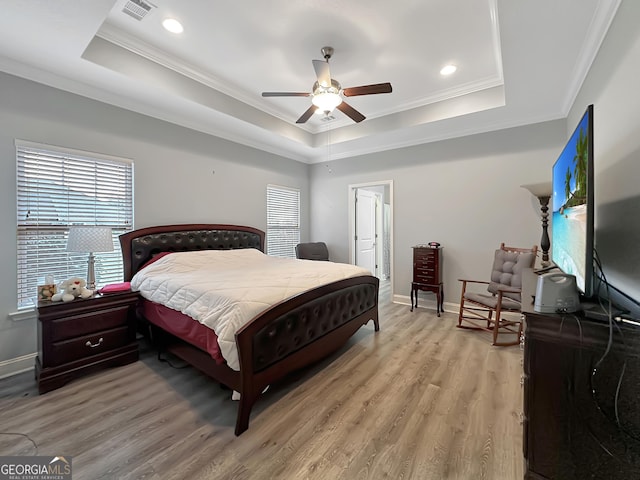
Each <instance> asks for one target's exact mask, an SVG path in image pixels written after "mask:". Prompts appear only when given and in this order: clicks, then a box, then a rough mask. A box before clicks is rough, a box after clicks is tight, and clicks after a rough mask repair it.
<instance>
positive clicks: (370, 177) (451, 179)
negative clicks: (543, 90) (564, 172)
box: [310, 120, 566, 303]
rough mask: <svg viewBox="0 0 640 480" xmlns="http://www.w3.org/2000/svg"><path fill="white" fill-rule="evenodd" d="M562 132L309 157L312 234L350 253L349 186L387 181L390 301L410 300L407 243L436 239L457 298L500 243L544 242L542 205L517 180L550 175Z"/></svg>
mask: <svg viewBox="0 0 640 480" xmlns="http://www.w3.org/2000/svg"><path fill="white" fill-rule="evenodd" d="M565 138H566V132H565V121H564V120H557V121H552V122H545V123H540V124H535V125H529V126H524V127H519V128H513V129H507V130H502V131H498V132H492V133H486V134H480V135H473V136H468V137H464V138H459V139H454V140H446V141H442V142H436V143H430V144H426V145H419V146H415V147H410V148H403V149H399V150H392V151H386V152H381V153H376V154H370V155H365V156H361V157H357V158H351V159H348V160H341V161H335V162H330V163H329V168H327V165H325V164H318V165H314V166H312V168H311V199H310V203H311V211H312V212H313V215H312V216H311V237H312V238H313V239H314V240H324V241H326V242H327V243H328V244H330V245H331V246H332V247H333V248H332V258H334V259H335V260H339V261H347V259H348V257H349V244H348V237H349V235H348V201H349V200H348V195H347V191H348V185H350V184H358V183H369V182H378V181H385V180H392V181H393V192H394V198H393V235H394V241H393V248H394V252H393V257H394V271H393V273H392V285H393V291H394V294H395V298H396V300H398V301H406V302H407V303H408V302H409V299H408V296H409V289H410V282H411V278H412V249H411V247H412V246H413V245H416V244H420V243H427V242H429V241H437V242H439V243H440V244H442V246H443V247H444V250H443V253H444V260H443V263H444V290H445V301H446V302H450V303H451V302H452V303H457V302H458V300H459V295H460V287H459V282H458V281H457V279H458V278H472V279H482V280H483V279H486V278H487V276H488V275H489V271H490V269H491V262H492V261H493V251H494V250H495V249H496V248H497V247H498V246H499V245H500V242H505V243H506V244H507V245H511V246H532V245H534V244H536V245H539V244H540V237H541V235H542V224H541V221H540V204H539V202H538V201H537V199H535V198H534V197H533V196H532V195H531V194H530V193H529V192H528V191H527V190H525V189H523V188H521V187H520V185H523V184H528V183H537V182H543V181H548V180H550V177H551V166H552V165H553V162H554V160H555V157H556V155H557V154H558V152H559V151H560V150H561V149H562V146H563V144H564V141H565ZM425 296H426V298H427V299H433V295H431V296H429V295H425Z"/></svg>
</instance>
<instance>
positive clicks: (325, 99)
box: [311, 91, 342, 112]
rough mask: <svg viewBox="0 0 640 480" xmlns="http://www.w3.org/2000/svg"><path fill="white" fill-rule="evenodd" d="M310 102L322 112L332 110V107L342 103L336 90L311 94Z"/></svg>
mask: <svg viewBox="0 0 640 480" xmlns="http://www.w3.org/2000/svg"><path fill="white" fill-rule="evenodd" d="M311 103H313V104H314V105H315V106H316V107H318V109H320V110H321V111H323V112H332V111H333V109H334V108H336V107H337V106H338V105H340V104H341V103H342V97H341V96H340V94H339V93H336V92H332V91H321V92H317V93H314V94H313V98H312V99H311Z"/></svg>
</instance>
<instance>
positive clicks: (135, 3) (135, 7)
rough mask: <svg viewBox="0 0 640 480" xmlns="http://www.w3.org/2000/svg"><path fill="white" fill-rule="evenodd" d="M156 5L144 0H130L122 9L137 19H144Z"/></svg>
mask: <svg viewBox="0 0 640 480" xmlns="http://www.w3.org/2000/svg"><path fill="white" fill-rule="evenodd" d="M152 8H155V5H153V4H152V3H149V2H145V1H144V0H129V1H128V2H127V4H126V5H125V6H124V8H123V9H122V11H123V12H124V13H126V14H127V15H130V16H132V17H133V18H135V19H136V20H142V19H143V18H144V17H145V15H146V14H147V13H149V12H150V11H151V9H152Z"/></svg>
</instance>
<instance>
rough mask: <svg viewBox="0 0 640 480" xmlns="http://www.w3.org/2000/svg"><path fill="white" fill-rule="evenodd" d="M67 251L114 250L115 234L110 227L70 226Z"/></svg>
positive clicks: (91, 251)
mask: <svg viewBox="0 0 640 480" xmlns="http://www.w3.org/2000/svg"><path fill="white" fill-rule="evenodd" d="M67 251H68V252H79V253H93V252H112V251H113V236H112V233H111V228H109V227H93V226H90V227H85V226H72V227H69V237H68V238H67Z"/></svg>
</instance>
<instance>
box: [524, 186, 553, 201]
mask: <svg viewBox="0 0 640 480" xmlns="http://www.w3.org/2000/svg"><path fill="white" fill-rule="evenodd" d="M520 186H521V187H522V188H526V189H527V190H529V192H531V194H532V195H533V196H534V197H537V198H540V197H550V196H551V194H552V193H553V191H552V190H553V189H552V186H551V182H542V183H532V184H529V185H520Z"/></svg>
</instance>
